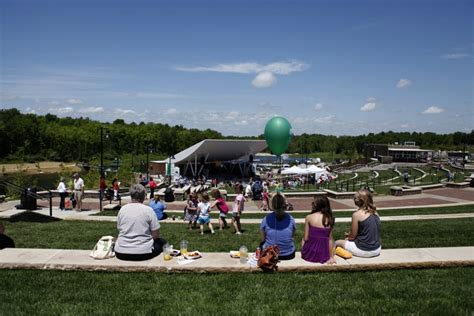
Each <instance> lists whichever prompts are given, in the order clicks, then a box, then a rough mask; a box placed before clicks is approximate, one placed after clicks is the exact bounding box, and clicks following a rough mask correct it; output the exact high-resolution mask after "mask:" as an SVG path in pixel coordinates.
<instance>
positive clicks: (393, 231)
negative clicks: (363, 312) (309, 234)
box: [3, 218, 474, 252]
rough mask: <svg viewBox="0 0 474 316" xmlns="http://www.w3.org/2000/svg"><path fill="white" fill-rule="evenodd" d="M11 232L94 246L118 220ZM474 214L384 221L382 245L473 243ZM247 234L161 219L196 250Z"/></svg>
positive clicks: (251, 228) (63, 244) (169, 233)
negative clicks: (213, 232) (189, 226)
mask: <svg viewBox="0 0 474 316" xmlns="http://www.w3.org/2000/svg"><path fill="white" fill-rule="evenodd" d="M3 223H4V225H5V227H6V233H7V234H8V235H9V236H10V237H12V238H13V239H14V240H15V243H16V246H17V247H20V248H55V249H92V248H93V247H94V245H95V243H96V242H97V240H98V239H99V238H100V237H101V236H105V235H112V236H116V235H117V230H116V223H113V222H87V221H54V222H31V221H18V222H6V221H3ZM473 225H474V218H466V219H446V220H424V221H399V222H385V223H383V224H382V245H383V247H384V248H418V247H451V246H472V245H473V240H474V230H473V229H472V226H473ZM242 227H243V229H244V234H243V235H241V236H236V235H233V234H232V232H233V229H226V230H224V231H219V230H216V235H211V234H210V233H209V232H208V231H207V230H206V233H205V234H204V236H201V235H200V234H199V230H198V229H195V230H193V231H188V230H187V229H186V225H184V224H166V223H163V224H162V225H161V235H162V237H163V238H165V239H166V240H168V241H169V242H170V243H171V244H173V245H175V246H177V245H179V242H180V240H182V239H186V240H188V241H189V247H190V249H192V250H196V249H198V250H200V251H207V252H227V251H229V250H237V249H238V248H239V247H240V246H241V245H246V246H247V247H248V248H249V249H252V250H253V249H255V248H256V247H257V245H258V243H259V225H258V224H243V225H242ZM349 228H350V223H339V224H336V227H335V230H334V237H335V238H336V239H337V238H342V237H343V236H344V232H345V231H348V230H349ZM302 237H303V224H297V228H296V235H295V242H296V245H297V249H298V250H299V249H300V241H301V239H302Z"/></svg>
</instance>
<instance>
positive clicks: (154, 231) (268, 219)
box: [115, 184, 381, 263]
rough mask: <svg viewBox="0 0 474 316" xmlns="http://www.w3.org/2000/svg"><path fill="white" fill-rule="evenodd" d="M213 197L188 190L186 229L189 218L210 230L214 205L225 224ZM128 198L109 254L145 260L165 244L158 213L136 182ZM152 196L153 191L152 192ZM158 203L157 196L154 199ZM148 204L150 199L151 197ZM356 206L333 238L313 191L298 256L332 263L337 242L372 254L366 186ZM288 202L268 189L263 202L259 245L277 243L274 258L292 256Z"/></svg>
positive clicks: (237, 206)
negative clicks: (266, 211)
mask: <svg viewBox="0 0 474 316" xmlns="http://www.w3.org/2000/svg"><path fill="white" fill-rule="evenodd" d="M242 191H243V186H242V185H240V186H237V188H236V192H237V197H236V198H235V201H234V205H233V208H232V224H233V226H234V229H235V232H236V234H240V233H241V227H240V215H241V214H242V211H243V208H244V202H245V197H244V196H243V195H242ZM211 194H212V195H213V197H214V198H215V200H214V201H213V202H212V203H211V202H210V197H209V195H208V194H207V193H203V194H202V195H201V196H200V197H199V198H198V197H197V196H196V194H191V196H190V199H189V200H188V202H187V206H186V210H185V212H186V216H185V221H187V222H188V228H189V229H191V228H192V224H193V223H199V224H200V231H201V234H203V228H204V225H206V224H207V225H208V226H209V229H210V230H211V233H212V234H214V233H215V232H214V229H213V227H212V224H211V221H210V214H209V212H210V210H211V209H212V208H213V207H215V208H217V209H218V210H219V226H220V229H223V228H225V227H226V226H227V222H226V215H227V213H228V212H229V209H228V207H227V204H226V202H225V200H224V199H223V198H222V197H221V196H220V192H219V190H217V189H216V190H213V191H212V193H211ZM130 196H131V199H132V201H131V203H129V204H127V205H125V206H123V207H122V208H121V210H120V212H119V214H118V217H117V229H118V238H117V242H116V244H115V253H116V256H117V258H118V259H121V260H132V261H139V260H148V259H151V258H153V257H155V256H157V255H159V254H160V253H161V251H162V247H163V245H164V244H165V243H166V241H165V240H164V239H162V238H161V237H160V233H159V229H160V224H159V222H158V219H159V218H158V216H157V214H155V212H154V211H153V209H152V208H151V207H148V206H146V205H144V204H143V202H144V200H145V198H146V189H145V187H144V186H142V185H140V184H136V185H133V186H132V187H131V188H130ZM156 196H157V195H156ZM155 202H159V197H158V198H155ZM152 203H153V201H152ZM354 203H355V205H356V206H357V210H356V211H355V212H354V213H353V215H352V223H351V230H350V231H349V232H347V233H346V234H345V239H341V240H337V241H335V242H334V241H333V230H334V225H335V219H334V216H333V213H332V210H331V206H330V202H329V200H328V198H327V197H325V196H316V197H315V198H314V200H313V202H312V211H311V214H309V215H308V216H306V219H305V225H304V237H303V239H302V241H301V244H302V249H301V256H302V258H303V259H304V260H307V261H310V262H319V263H335V262H336V261H335V259H334V254H335V248H336V247H341V248H343V249H345V250H347V251H349V252H350V253H352V254H353V255H354V256H358V257H374V256H378V255H379V254H380V251H381V237H380V232H381V231H380V218H379V216H378V214H377V211H376V207H375V205H374V203H373V198H372V195H371V193H370V192H369V191H368V190H361V191H359V192H357V193H356V194H355V196H354ZM287 206H288V203H287V201H286V198H285V196H284V195H283V194H282V193H279V192H277V193H274V194H272V196H271V198H270V202H269V207H270V209H271V210H272V212H271V213H269V214H267V215H266V216H265V218H263V220H262V222H261V224H260V233H261V236H260V237H261V240H260V248H261V249H262V250H264V249H266V248H267V247H269V246H274V245H276V246H278V248H279V249H280V254H279V257H278V259H279V260H291V259H293V258H294V257H295V252H296V246H295V241H294V236H295V231H296V224H295V219H294V218H293V217H292V216H291V215H290V214H288V213H287Z"/></svg>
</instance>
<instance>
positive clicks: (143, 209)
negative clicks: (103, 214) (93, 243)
mask: <svg viewBox="0 0 474 316" xmlns="http://www.w3.org/2000/svg"><path fill="white" fill-rule="evenodd" d="M130 197H131V199H132V201H131V203H128V204H127V205H125V206H123V207H122V208H121V209H120V212H119V213H118V216H117V229H118V238H117V242H116V243H115V248H114V249H115V255H116V256H117V258H118V259H120V260H128V261H142V260H149V259H152V258H154V257H156V256H158V255H159V254H160V253H161V252H162V249H163V246H164V245H165V244H166V240H164V239H162V238H159V236H160V223H158V218H157V217H156V215H155V213H154V212H153V210H152V208H151V207H149V206H147V205H144V204H143V201H144V200H145V197H146V189H145V187H144V186H142V185H141V184H134V185H132V186H131V188H130Z"/></svg>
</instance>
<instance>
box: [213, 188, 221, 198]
mask: <svg viewBox="0 0 474 316" xmlns="http://www.w3.org/2000/svg"><path fill="white" fill-rule="evenodd" d="M211 195H212V197H213V198H215V199H218V198H222V195H221V191H219V189H212V191H211Z"/></svg>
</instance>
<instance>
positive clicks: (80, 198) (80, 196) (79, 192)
mask: <svg viewBox="0 0 474 316" xmlns="http://www.w3.org/2000/svg"><path fill="white" fill-rule="evenodd" d="M74 196H75V199H76V200H82V191H76V190H74Z"/></svg>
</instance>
